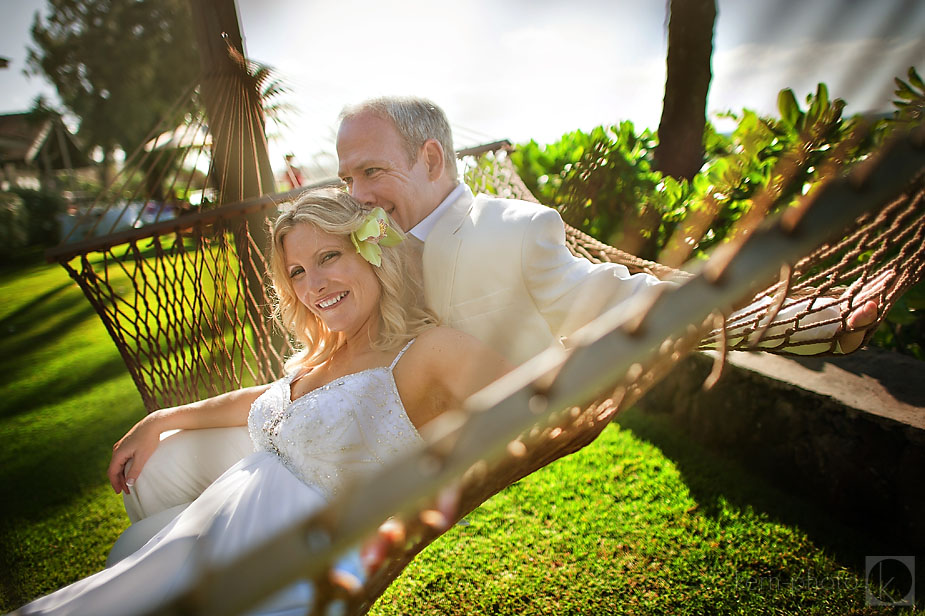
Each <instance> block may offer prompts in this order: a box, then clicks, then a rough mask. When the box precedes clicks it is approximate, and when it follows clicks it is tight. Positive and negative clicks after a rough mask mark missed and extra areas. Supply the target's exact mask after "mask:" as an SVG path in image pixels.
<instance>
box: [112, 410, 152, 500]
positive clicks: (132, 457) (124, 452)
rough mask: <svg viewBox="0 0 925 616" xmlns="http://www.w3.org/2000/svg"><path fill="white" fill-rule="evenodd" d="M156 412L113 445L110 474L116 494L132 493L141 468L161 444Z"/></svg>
mask: <svg viewBox="0 0 925 616" xmlns="http://www.w3.org/2000/svg"><path fill="white" fill-rule="evenodd" d="M156 413H157V412H156V411H155V412H154V413H151V414H150V415H148V416H147V417H145V418H144V419H142V420H141V421H139V422H138V423H136V424H135V425H134V426H132V429H131V430H129V431H128V432H126V433H125V436H123V437H122V438H121V439H119V441H118V442H117V443H116V444H115V445H113V446H112V460H110V462H109V471H108V475H109V483H111V484H112V489H113V490H115V491H116V494H119V493H120V492H125V493H126V494H131V492H130V488H131V487H132V486H133V485H134V484H135V480H136V479H138V475H140V474H141V469H142V468H144V465H145V463H146V462H147V461H148V458H150V457H151V454H153V453H154V450H155V449H157V446H158V444H160V437H161V431H160V430H159V429H158V428H157V426H156V423H157V422H156V419H157V418H156V417H155V415H156ZM126 467H128V470H126Z"/></svg>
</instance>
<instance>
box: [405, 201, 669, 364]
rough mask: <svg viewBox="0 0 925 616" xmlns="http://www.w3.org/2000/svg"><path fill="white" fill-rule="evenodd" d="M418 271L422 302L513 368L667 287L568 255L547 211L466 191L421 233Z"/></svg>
mask: <svg viewBox="0 0 925 616" xmlns="http://www.w3.org/2000/svg"><path fill="white" fill-rule="evenodd" d="M423 275H424V293H425V296H426V299H427V303H428V305H429V306H430V307H431V309H433V310H434V312H436V314H437V316H438V317H440V319H441V321H442V322H443V323H444V324H445V325H448V326H450V327H454V328H456V329H460V330H462V331H464V332H466V333H468V334H471V335H473V336H475V337H476V338H478V339H479V340H481V341H482V342H484V343H486V344H487V345H489V346H490V347H492V348H494V349H495V350H496V351H498V352H499V353H501V354H502V355H504V356H505V357H507V359H508V360H509V361H511V362H513V363H514V364H515V365H516V364H520V363H523V362H524V361H526V360H527V359H530V358H531V357H533V356H534V355H536V354H537V353H539V352H541V351H543V350H544V349H546V348H547V347H548V346H550V345H553V344H562V340H563V338H565V337H567V336H569V335H570V334H571V333H573V332H574V331H575V330H577V329H579V328H580V327H581V326H583V325H585V324H587V323H588V322H590V321H591V320H592V319H594V318H595V317H597V316H598V315H599V314H601V313H602V312H603V311H604V310H607V309H609V308H612V307H615V306H617V305H618V304H620V303H621V302H623V301H624V300H626V299H628V298H630V297H631V296H634V295H636V294H638V293H639V292H640V291H642V290H644V289H646V288H648V287H652V286H654V285H659V284H671V283H664V282H661V281H659V280H658V279H657V278H655V277H654V276H649V275H646V274H635V275H630V273H629V270H627V269H626V267H624V266H622V265H617V264H612V263H602V264H594V263H591V262H590V261H588V260H587V259H582V258H579V257H575V256H573V255H572V254H571V253H570V252H569V250H568V248H567V247H566V246H565V227H564V225H563V222H562V218H561V217H560V216H559V213H558V212H557V211H556V210H554V209H552V208H548V207H545V206H542V205H537V204H535V203H530V202H527V201H518V200H513V199H499V198H495V197H491V196H487V195H478V196H477V197H473V195H472V192H471V191H469V190H468V189H467V190H466V191H465V192H464V193H463V195H462V196H461V197H460V198H459V199H457V201H456V202H455V203H453V204H452V205H450V206H449V209H448V210H447V211H446V212H445V213H444V214H443V216H441V217H440V219H439V220H438V221H437V223H436V225H435V226H434V228H433V229H432V230H431V232H430V234H429V235H428V236H427V240H426V241H425V243H424V252H423Z"/></svg>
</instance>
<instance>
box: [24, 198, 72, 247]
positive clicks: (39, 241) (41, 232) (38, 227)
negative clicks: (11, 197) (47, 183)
mask: <svg viewBox="0 0 925 616" xmlns="http://www.w3.org/2000/svg"><path fill="white" fill-rule="evenodd" d="M13 192H14V193H15V194H17V195H19V197H20V198H21V199H22V200H23V208H24V210H25V213H26V229H27V237H28V244H29V245H30V246H33V245H40V246H52V245H54V244H57V243H58V241H59V237H58V219H57V216H58V214H60V213H62V212H64V209H65V207H66V203H65V201H64V199H63V198H62V197H61V196H60V195H58V194H57V193H51V192H42V191H39V190H29V189H24V188H14V189H13Z"/></svg>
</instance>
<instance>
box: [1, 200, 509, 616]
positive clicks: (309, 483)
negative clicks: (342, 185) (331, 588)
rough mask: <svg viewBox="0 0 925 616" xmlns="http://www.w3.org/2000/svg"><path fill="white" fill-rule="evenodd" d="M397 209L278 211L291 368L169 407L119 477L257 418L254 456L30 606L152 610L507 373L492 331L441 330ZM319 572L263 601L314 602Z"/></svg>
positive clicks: (125, 442) (60, 610) (329, 206)
mask: <svg viewBox="0 0 925 616" xmlns="http://www.w3.org/2000/svg"><path fill="white" fill-rule="evenodd" d="M401 239H402V234H401V232H400V231H397V230H396V229H395V228H394V227H393V226H392V225H391V223H390V221H389V219H388V216H387V215H386V214H385V212H384V211H383V210H381V209H380V208H377V209H376V210H373V211H372V212H369V211H367V210H365V209H364V208H363V207H362V206H361V205H360V204H359V203H358V202H357V201H355V200H353V199H352V198H351V197H350V196H348V195H347V194H346V193H344V192H342V191H339V190H334V189H329V190H320V191H311V192H307V193H305V194H304V195H303V196H302V197H300V198H299V199H298V200H297V201H296V203H295V204H294V205H292V206H291V208H290V209H287V210H286V211H284V212H283V213H281V214H280V216H279V217H278V218H277V220H276V223H275V225H274V229H273V234H272V247H271V256H270V274H271V277H272V280H273V287H274V290H275V292H276V296H277V305H276V310H275V316H276V317H277V319H278V320H279V321H280V322H281V323H282V324H283V325H284V326H285V327H286V329H287V330H288V331H289V332H291V333H292V334H293V335H294V336H295V338H296V339H297V340H298V342H299V343H300V344H301V347H302V349H301V351H300V352H299V353H297V354H296V355H295V356H294V357H292V358H291V359H290V360H289V361H288V362H287V364H286V369H287V375H286V376H285V377H284V378H282V379H280V380H278V381H276V382H274V383H271V384H269V385H263V386H259V387H248V388H245V389H240V390H237V391H233V392H229V393H226V394H222V395H220V396H216V397H214V398H209V399H207V400H202V401H200V402H195V403H192V404H187V405H184V406H178V407H174V408H168V409H161V410H158V411H155V412H153V413H151V414H150V415H148V416H147V417H145V418H144V419H142V420H141V421H139V422H138V423H137V424H135V426H134V427H133V428H132V429H131V430H129V431H128V433H127V434H126V435H125V436H124V437H123V438H122V439H121V440H120V441H119V442H118V443H117V444H116V446H115V448H114V454H113V463H112V465H111V466H110V480H111V481H112V482H113V486H114V487H115V488H116V489H117V491H121V490H126V489H128V488H129V487H130V486H129V485H127V483H126V474H125V469H126V465H127V463H128V462H130V461H131V462H132V465H133V466H134V471H133V473H132V474H133V475H136V476H137V473H138V472H140V470H141V466H143V464H144V462H145V461H146V460H147V459H148V457H150V455H151V453H152V452H153V451H154V450H155V449H156V448H157V446H158V442H159V435H160V434H161V432H164V431H167V430H173V429H178V428H179V429H187V430H188V429H198V428H210V427H224V426H236V425H247V426H248V430H249V432H250V435H251V439H252V440H253V444H254V448H255V450H256V452H255V453H253V454H251V455H250V456H248V457H246V458H245V459H243V460H241V461H240V462H238V463H237V464H235V465H234V466H233V467H231V468H230V469H229V470H228V471H226V472H225V473H224V474H223V475H222V476H221V477H219V478H218V479H217V480H216V481H215V482H214V483H213V484H212V485H210V486H209V487H208V488H207V489H206V490H205V491H204V492H203V493H202V495H201V496H200V497H199V498H197V499H196V500H195V501H193V502H192V503H191V504H190V505H189V506H188V507H186V508H185V509H184V510H183V511H182V512H181V513H180V514H179V515H177V516H176V517H175V518H173V520H172V521H171V522H170V523H169V524H167V526H166V527H164V528H163V529H162V530H160V532H158V533H157V534H156V535H155V536H154V537H153V538H152V539H151V540H150V541H148V542H147V543H145V544H144V546H143V547H141V548H140V549H138V550H137V551H135V552H134V553H132V554H131V555H129V556H127V557H126V558H124V559H122V560H120V561H119V562H117V563H115V564H114V565H112V566H111V567H109V568H107V569H105V570H103V571H101V572H99V573H97V574H95V575H92V576H90V577H88V578H85V579H83V580H80V581H78V582H76V583H74V584H72V585H70V586H67V587H65V588H63V589H61V590H58V591H57V592H55V593H53V594H51V595H48V596H46V597H42V598H40V599H38V600H36V601H33V602H32V603H29V604H27V605H26V606H24V607H22V608H20V610H18V611H17V612H15V613H16V614H88V615H89V614H93V615H98V616H102V615H105V614H113V615H118V614H124V613H126V612H127V611H130V610H133V611H147V610H150V609H151V608H153V607H154V606H156V605H158V604H159V603H161V602H163V601H165V600H168V599H170V598H171V597H174V596H176V595H178V594H179V593H182V592H183V591H186V590H188V589H189V587H190V585H191V583H192V580H193V579H194V578H195V577H196V573H197V572H198V571H199V570H200V569H202V568H204V567H207V566H211V565H215V564H219V563H224V562H228V561H230V560H232V559H234V558H235V557H236V556H238V555H240V554H242V553H243V552H245V551H246V550H247V549H248V548H251V547H253V546H255V545H257V544H259V543H260V542H261V541H263V540H265V539H267V538H269V537H270V536H272V535H273V534H274V532H275V531H278V530H280V529H282V528H284V527H286V526H289V525H290V524H292V523H294V522H295V521H296V520H299V519H301V518H304V517H306V516H308V515H310V514H311V513H312V512H314V511H317V510H319V509H320V508H322V507H323V506H324V505H325V504H326V502H327V501H328V500H329V499H330V498H331V497H332V496H333V495H334V494H335V493H336V492H338V490H342V489H345V488H347V487H348V486H349V485H350V483H351V482H352V481H353V480H355V479H356V478H357V477H359V476H361V475H363V474H366V473H370V472H372V471H374V470H377V469H379V468H380V467H381V466H382V465H384V464H385V463H386V462H387V461H389V460H390V459H391V458H393V457H394V456H396V455H397V454H400V453H402V452H407V451H408V450H409V449H411V448H413V447H416V446H418V445H419V444H420V441H421V437H420V435H419V429H420V428H421V427H422V426H424V425H425V424H426V423H427V422H429V421H430V420H432V419H433V418H435V417H436V416H438V415H439V414H441V413H442V412H443V411H445V410H447V409H448V408H452V407H454V406H458V405H459V404H460V403H461V402H462V400H464V399H465V398H466V397H468V396H469V395H470V394H472V393H474V392H475V391H477V390H478V389H480V388H481V387H483V386H485V385H487V384H488V383H489V382H490V381H492V380H493V379H494V378H496V377H498V376H500V375H501V374H502V373H503V372H504V371H505V369H506V366H505V363H504V360H503V359H502V358H501V357H500V356H499V355H497V354H496V353H495V352H494V351H491V350H490V349H488V348H487V347H485V346H484V345H483V344H481V343H480V342H478V341H477V340H476V339H474V338H472V337H471V336H468V335H467V334H464V333H461V332H459V331H456V330H452V329H448V328H444V327H437V326H436V323H435V321H436V319H435V318H434V317H433V315H432V314H431V313H430V312H429V311H427V310H426V309H425V308H424V307H423V303H422V302H423V300H422V298H423V293H422V292H421V289H420V286H419V283H417V282H415V280H416V279H417V278H418V277H416V276H408V275H407V271H408V270H409V268H412V267H414V261H413V260H414V259H415V258H419V257H418V256H417V254H416V253H415V251H414V250H413V249H410V248H409V246H408V245H407V243H402V242H401ZM311 605H312V588H311V585H310V584H309V583H308V582H301V583H298V584H295V585H293V586H290V587H288V588H286V589H284V590H283V591H280V592H279V593H277V594H275V595H273V596H271V597H270V598H269V599H268V600H266V601H265V602H264V603H262V604H261V605H260V606H259V607H258V608H257V610H256V612H254V613H272V614H304V613H305V612H306V611H308V609H309V608H310V607H311Z"/></svg>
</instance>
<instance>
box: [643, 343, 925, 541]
mask: <svg viewBox="0 0 925 616" xmlns="http://www.w3.org/2000/svg"><path fill="white" fill-rule="evenodd" d="M713 360H714V356H713V354H711V353H705V354H696V355H694V356H692V357H690V358H688V359H687V360H685V361H684V362H682V363H681V364H679V365H678V366H677V367H676V369H675V370H674V371H673V372H672V373H671V374H670V375H669V376H668V377H667V378H666V379H665V380H664V381H662V382H661V383H660V384H659V385H657V386H656V387H655V388H654V389H653V390H652V391H651V392H650V393H649V394H648V395H647V396H646V397H645V398H643V399H642V400H641V401H640V402H639V406H640V407H641V408H642V409H643V410H644V411H645V412H649V413H664V414H668V415H669V416H670V417H671V418H672V420H673V422H674V423H675V424H676V425H677V426H678V427H679V428H680V429H681V430H682V431H684V432H685V433H686V434H688V435H689V436H690V437H691V438H694V439H696V440H697V441H699V442H701V443H703V444H704V445H706V446H708V447H709V448H711V449H714V450H718V451H719V452H720V453H722V454H723V455H725V456H728V457H731V458H734V459H736V460H739V461H741V462H743V463H744V464H745V465H746V466H747V467H749V468H751V469H753V470H756V471H758V472H760V473H761V474H762V475H766V476H768V477H769V478H770V479H771V480H772V481H773V482H774V483H775V484H777V485H780V486H782V487H784V488H785V489H787V490H793V491H795V492H797V493H799V494H800V495H802V496H805V497H808V498H809V499H811V500H813V501H815V502H818V503H820V504H821V505H823V506H824V507H825V508H826V509H828V510H830V511H832V512H833V513H835V514H836V515H837V516H838V517H839V519H842V520H844V521H845V522H846V523H849V524H862V525H863V527H864V528H871V529H876V532H877V533H878V534H882V535H885V536H889V537H891V538H893V539H894V540H896V541H897V543H898V544H899V545H908V548H909V552H910V553H911V552H923V551H925V478H923V473H925V362H920V361H917V360H915V359H912V358H908V357H905V356H902V355H898V354H895V353H886V352H882V351H876V350H870V349H864V350H862V351H860V352H858V353H855V354H853V355H850V356H847V357H826V358H798V359H792V358H785V357H781V356H775V355H768V354H765V353H730V354H729V358H728V363H727V365H726V367H725V371H724V374H723V376H722V378H721V379H720V381H719V382H718V383H717V385H716V386H715V387H714V388H713V389H712V390H711V391H703V382H704V380H705V379H706V377H707V374H708V373H709V372H710V369H711V366H712V363H713Z"/></svg>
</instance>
